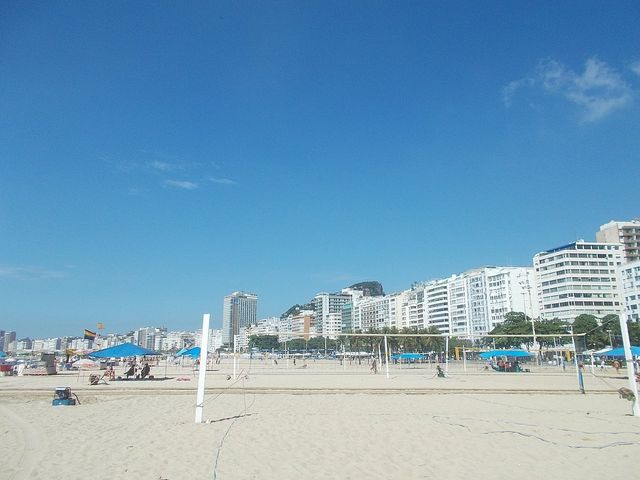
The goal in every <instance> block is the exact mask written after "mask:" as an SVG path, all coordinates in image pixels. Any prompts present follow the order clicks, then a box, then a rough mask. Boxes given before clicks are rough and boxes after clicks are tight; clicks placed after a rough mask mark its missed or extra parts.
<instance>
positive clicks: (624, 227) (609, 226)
mask: <svg viewBox="0 0 640 480" xmlns="http://www.w3.org/2000/svg"><path fill="white" fill-rule="evenodd" d="M596 242H598V243H621V244H622V245H623V255H622V256H623V259H624V261H625V262H634V261H636V260H640V219H639V218H636V219H634V220H631V221H630V222H615V221H613V220H612V221H610V222H609V223H606V224H604V225H602V226H601V227H600V230H599V231H598V232H596Z"/></svg>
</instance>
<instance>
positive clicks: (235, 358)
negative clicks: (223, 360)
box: [233, 335, 238, 380]
mask: <svg viewBox="0 0 640 480" xmlns="http://www.w3.org/2000/svg"><path fill="white" fill-rule="evenodd" d="M237 363H238V335H234V336H233V379H234V380H235V379H236V378H238V377H237V375H236V364H237Z"/></svg>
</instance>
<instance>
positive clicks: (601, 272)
mask: <svg viewBox="0 0 640 480" xmlns="http://www.w3.org/2000/svg"><path fill="white" fill-rule="evenodd" d="M622 252H623V250H622V245H621V244H619V243H596V242H585V241H583V240H580V241H577V242H573V243H570V244H568V245H563V246H561V247H558V248H553V249H551V250H547V251H546V252H540V253H538V254H536V255H535V256H534V257H533V264H534V268H535V283H536V289H537V293H538V303H539V307H540V314H541V317H542V318H543V319H544V320H551V319H554V318H557V319H560V320H562V321H567V322H573V320H574V319H575V318H576V317H577V316H578V315H581V314H590V315H595V316H597V317H602V316H604V315H608V314H615V315H622V313H623V305H622V295H621V290H620V288H619V287H620V283H619V280H618V270H619V268H620V266H621V264H622V261H623V258H622Z"/></svg>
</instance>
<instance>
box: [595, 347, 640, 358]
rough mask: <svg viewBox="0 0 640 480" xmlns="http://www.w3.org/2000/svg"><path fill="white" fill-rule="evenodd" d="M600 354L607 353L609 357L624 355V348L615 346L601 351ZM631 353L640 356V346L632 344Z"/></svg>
mask: <svg viewBox="0 0 640 480" xmlns="http://www.w3.org/2000/svg"><path fill="white" fill-rule="evenodd" d="M600 355H601V356H603V355H606V356H607V357H624V348H622V347H620V348H614V349H613V350H609V351H608V352H604V353H601V354H600ZM631 355H633V356H634V357H640V347H636V346H632V347H631Z"/></svg>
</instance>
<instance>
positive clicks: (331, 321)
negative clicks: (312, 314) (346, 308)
mask: <svg viewBox="0 0 640 480" xmlns="http://www.w3.org/2000/svg"><path fill="white" fill-rule="evenodd" d="M323 322H324V323H323V325H322V336H324V337H328V338H331V339H333V340H335V339H336V338H338V336H337V334H338V333H342V312H340V313H329V314H328V315H325V317H324V319H323Z"/></svg>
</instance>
